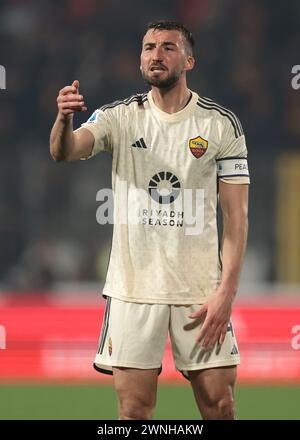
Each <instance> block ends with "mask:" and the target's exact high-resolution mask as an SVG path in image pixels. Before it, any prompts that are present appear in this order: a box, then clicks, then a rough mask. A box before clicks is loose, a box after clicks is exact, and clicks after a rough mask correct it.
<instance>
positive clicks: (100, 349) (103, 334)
mask: <svg viewBox="0 0 300 440" xmlns="http://www.w3.org/2000/svg"><path fill="white" fill-rule="evenodd" d="M110 305H111V297H110V296H108V297H107V302H106V307H105V314H104V322H103V329H102V332H101V336H100V341H99V347H98V351H97V353H101V354H102V352H103V348H104V344H105V339H106V335H107V330H108V321H109V314H110Z"/></svg>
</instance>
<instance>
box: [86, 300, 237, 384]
mask: <svg viewBox="0 0 300 440" xmlns="http://www.w3.org/2000/svg"><path fill="white" fill-rule="evenodd" d="M199 308H200V305H199V304H193V305H190V306H177V305H168V304H138V303H131V302H124V301H120V300H118V299H115V298H111V297H107V303H106V309H105V314H104V318H103V323H102V329H101V334H100V340H99V346H98V350H97V354H96V358H95V361H94V367H95V369H96V370H97V371H100V372H102V373H106V374H112V367H113V366H114V367H131V368H141V369H149V368H158V369H159V373H160V372H161V365H162V358H163V354H164V349H165V345H166V341H167V336H168V332H169V334H170V340H171V345H172V352H173V358H174V361H175V366H176V369H177V370H178V371H180V372H181V373H182V374H183V375H184V376H185V377H186V378H188V373H187V372H188V371H189V370H200V369H204V368H215V367H223V366H231V365H238V364H239V363H240V356H239V351H238V345H237V341H236V338H235V335H234V330H233V326H232V323H231V322H229V324H228V328H227V334H226V338H225V340H224V342H223V344H222V345H219V344H216V346H215V347H214V349H213V350H212V351H207V350H204V349H202V348H201V347H200V346H199V345H197V344H196V342H195V341H196V336H197V335H198V333H199V330H200V326H201V324H200V323H199V320H194V319H191V318H189V317H188V316H189V315H190V314H191V313H192V312H195V311H196V310H198V309H199ZM196 321H198V322H196ZM191 323H195V325H192V328H191V329H190V328H189V329H185V328H184V327H185V326H186V325H187V324H191Z"/></svg>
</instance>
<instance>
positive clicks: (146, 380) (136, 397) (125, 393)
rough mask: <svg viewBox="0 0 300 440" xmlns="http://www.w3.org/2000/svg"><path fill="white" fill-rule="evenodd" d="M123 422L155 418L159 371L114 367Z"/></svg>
mask: <svg viewBox="0 0 300 440" xmlns="http://www.w3.org/2000/svg"><path fill="white" fill-rule="evenodd" d="M113 373H114V384H115V390H116V392H117V396H118V401H119V418H120V419H121V420H150V419H151V418H152V416H153V412H154V408H155V403H156V392H157V374H158V369H157V368H154V369H149V370H141V369H136V368H125V367H113Z"/></svg>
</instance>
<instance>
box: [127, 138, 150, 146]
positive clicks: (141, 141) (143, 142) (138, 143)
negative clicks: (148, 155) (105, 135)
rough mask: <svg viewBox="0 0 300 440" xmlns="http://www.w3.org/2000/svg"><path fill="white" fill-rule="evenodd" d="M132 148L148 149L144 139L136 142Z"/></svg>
mask: <svg viewBox="0 0 300 440" xmlns="http://www.w3.org/2000/svg"><path fill="white" fill-rule="evenodd" d="M131 146H132V147H137V148H147V145H146V144H145V141H144V139H143V138H141V139H139V140H138V141H136V142H135V143H134V144H132V145H131Z"/></svg>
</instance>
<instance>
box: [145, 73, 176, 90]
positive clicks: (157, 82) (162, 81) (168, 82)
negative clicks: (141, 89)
mask: <svg viewBox="0 0 300 440" xmlns="http://www.w3.org/2000/svg"><path fill="white" fill-rule="evenodd" d="M141 73H142V77H143V80H144V81H145V82H146V83H147V84H149V85H150V86H153V87H157V88H159V89H170V88H172V87H173V86H175V84H176V83H177V82H178V80H179V78H180V73H179V72H172V73H170V74H169V75H168V76H167V77H166V78H160V77H159V76H155V75H153V76H150V75H148V74H147V73H146V72H145V71H144V70H143V69H142V70H141Z"/></svg>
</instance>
